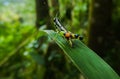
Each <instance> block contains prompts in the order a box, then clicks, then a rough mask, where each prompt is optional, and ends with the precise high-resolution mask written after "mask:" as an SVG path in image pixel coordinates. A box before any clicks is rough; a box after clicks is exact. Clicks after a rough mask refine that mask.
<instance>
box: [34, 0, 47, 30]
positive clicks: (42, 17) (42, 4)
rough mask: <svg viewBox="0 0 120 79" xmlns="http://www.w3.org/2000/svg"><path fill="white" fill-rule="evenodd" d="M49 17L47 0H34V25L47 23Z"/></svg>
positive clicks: (38, 25)
mask: <svg viewBox="0 0 120 79" xmlns="http://www.w3.org/2000/svg"><path fill="white" fill-rule="evenodd" d="M48 18H49V10H48V2H47V0H36V27H37V28H39V27H40V26H41V25H43V24H47V23H49V22H48Z"/></svg>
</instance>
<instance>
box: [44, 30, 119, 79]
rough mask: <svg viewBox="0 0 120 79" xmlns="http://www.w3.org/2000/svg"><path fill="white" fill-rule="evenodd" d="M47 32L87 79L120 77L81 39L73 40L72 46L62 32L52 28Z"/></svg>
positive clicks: (113, 78)
mask: <svg viewBox="0 0 120 79" xmlns="http://www.w3.org/2000/svg"><path fill="white" fill-rule="evenodd" d="M45 32H46V33H47V34H48V36H49V37H50V38H52V39H53V40H54V41H55V42H56V43H57V44H58V45H59V46H60V48H61V49H62V50H63V51H64V53H65V54H66V55H67V56H68V57H69V58H70V60H71V61H72V62H73V63H74V64H75V66H76V67H77V68H78V69H79V70H80V72H81V73H82V74H83V75H84V76H85V77H86V78H87V79H120V77H119V76H118V75H117V73H116V72H115V71H114V70H113V69H112V68H111V67H110V66H109V65H108V64H107V63H106V62H105V61H104V60H103V59H102V58H100V57H99V56H98V55H97V54H96V53H95V52H94V51H92V50H91V49H89V48H88V47H87V46H86V45H84V44H83V43H82V42H81V41H79V40H72V41H73V45H74V46H73V47H71V46H70V45H69V43H68V41H67V40H66V39H65V38H64V37H62V36H61V35H60V34H58V33H56V32H54V31H52V30H46V31H45Z"/></svg>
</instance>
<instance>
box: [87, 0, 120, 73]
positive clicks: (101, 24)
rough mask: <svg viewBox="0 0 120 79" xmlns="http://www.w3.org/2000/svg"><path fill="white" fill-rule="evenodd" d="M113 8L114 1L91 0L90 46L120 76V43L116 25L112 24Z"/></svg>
mask: <svg viewBox="0 0 120 79" xmlns="http://www.w3.org/2000/svg"><path fill="white" fill-rule="evenodd" d="M112 8H113V2H112V0H91V2H90V9H89V12H90V14H89V35H88V37H89V39H88V40H89V41H88V46H89V47H90V48H91V49H93V50H94V51H95V52H96V53H97V54H98V55H100V56H101V57H102V58H104V59H105V60H106V61H107V62H108V63H109V64H110V65H111V66H112V67H113V68H114V69H115V70H116V72H117V73H118V74H120V64H119V62H120V61H119V60H120V54H119V52H120V51H119V47H120V43H119V41H118V38H117V37H118V36H119V35H118V33H117V32H116V31H117V30H116V29H115V28H116V27H114V26H115V24H114V25H113V23H112ZM117 29H119V28H117Z"/></svg>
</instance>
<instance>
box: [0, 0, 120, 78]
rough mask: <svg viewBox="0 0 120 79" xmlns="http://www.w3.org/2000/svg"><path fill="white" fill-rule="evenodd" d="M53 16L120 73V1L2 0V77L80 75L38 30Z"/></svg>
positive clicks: (46, 26)
mask: <svg viewBox="0 0 120 79" xmlns="http://www.w3.org/2000/svg"><path fill="white" fill-rule="evenodd" d="M57 14H58V17H59V18H60V21H61V23H62V24H63V25H64V26H65V27H66V28H67V29H68V30H70V31H71V32H73V33H78V34H81V35H83V36H84V40H83V42H84V43H85V44H86V45H87V46H88V47H90V48H91V49H92V50H94V51H95V52H96V53H97V54H98V55H99V56H101V57H102V58H103V59H104V60H105V61H106V62H107V63H108V64H109V65H110V66H111V67H112V68H113V69H114V70H115V71H116V72H117V73H118V74H119V75H120V32H119V31H120V0H105V1H102V0H101V1H100V0H0V79H84V77H83V76H82V74H81V73H80V72H79V71H78V70H77V68H76V67H75V66H74V65H73V64H72V62H71V61H70V60H69V59H68V58H67V57H66V56H65V55H64V54H63V51H62V50H61V49H60V48H59V47H58V46H57V45H56V44H55V43H54V41H52V40H50V39H49V38H48V37H47V36H46V35H45V34H44V33H43V32H41V31H40V30H43V29H49V30H50V29H52V30H55V28H54V23H53V19H54V17H55V16H56V15H57Z"/></svg>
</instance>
